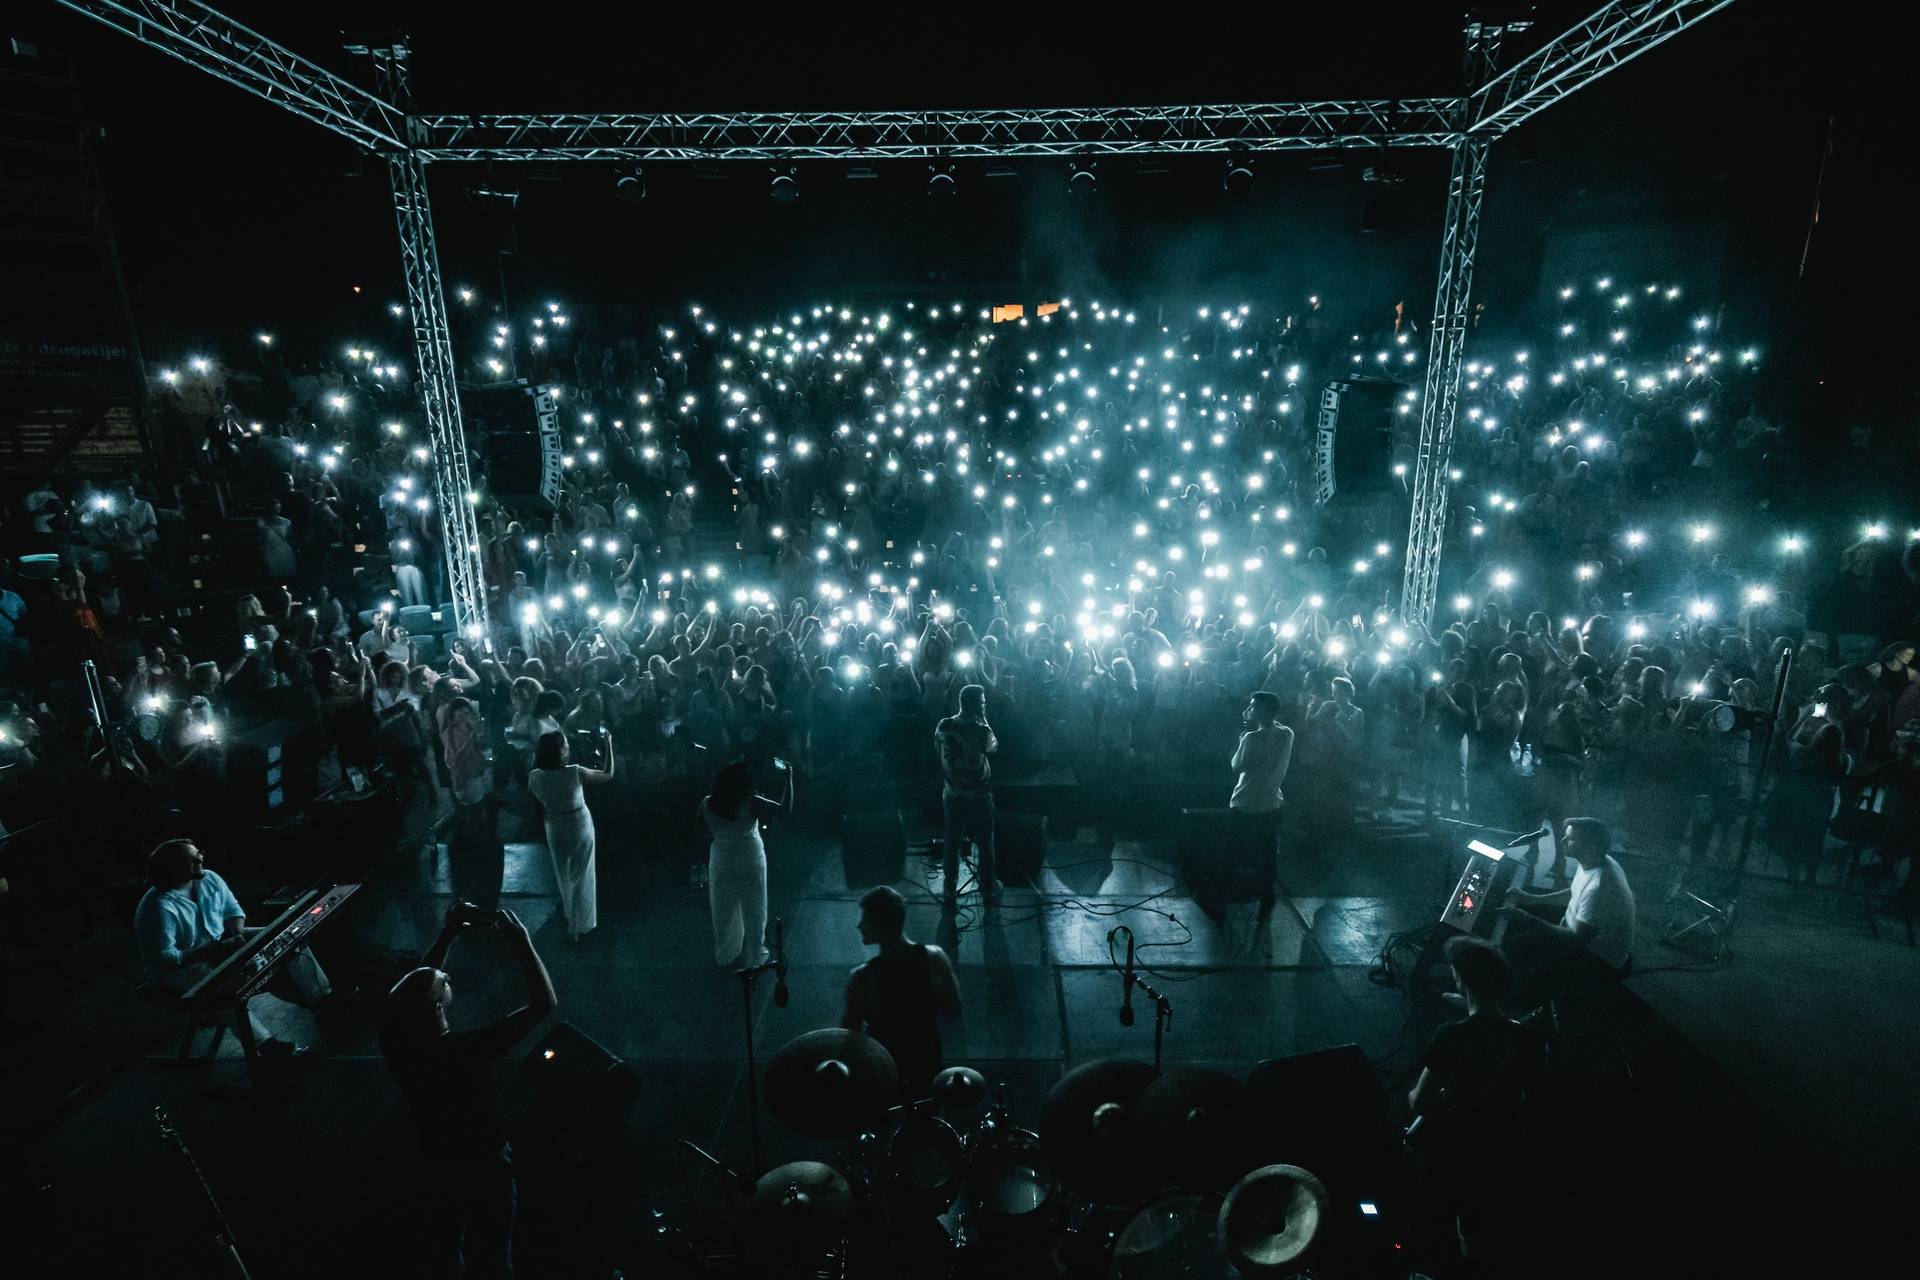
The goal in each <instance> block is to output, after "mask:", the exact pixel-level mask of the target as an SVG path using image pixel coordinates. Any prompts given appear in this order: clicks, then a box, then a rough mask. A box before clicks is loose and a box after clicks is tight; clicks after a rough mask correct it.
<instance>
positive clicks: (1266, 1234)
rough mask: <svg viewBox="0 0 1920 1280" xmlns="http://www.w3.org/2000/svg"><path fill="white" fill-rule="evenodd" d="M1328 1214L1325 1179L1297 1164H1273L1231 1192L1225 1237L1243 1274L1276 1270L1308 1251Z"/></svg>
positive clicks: (1223, 1215) (1223, 1221) (1223, 1216)
mask: <svg viewBox="0 0 1920 1280" xmlns="http://www.w3.org/2000/svg"><path fill="white" fill-rule="evenodd" d="M1326 1214H1327V1189H1326V1187H1324V1186H1322V1185H1321V1182H1320V1179H1318V1178H1316V1177H1314V1176H1313V1175H1312V1174H1310V1173H1308V1172H1307V1171H1306V1170H1305V1169H1302V1168H1300V1167H1299V1166H1298V1165H1291V1164H1270V1165H1268V1166H1266V1167H1265V1168H1264V1169H1255V1170H1254V1171H1253V1172H1252V1173H1250V1174H1248V1175H1247V1176H1246V1177H1244V1178H1242V1179H1240V1183H1239V1185H1238V1186H1236V1187H1234V1189H1233V1190H1232V1191H1230V1192H1228V1193H1227V1198H1226V1201H1225V1203H1223V1204H1222V1205H1221V1206H1220V1225H1219V1236H1220V1242H1221V1245H1222V1246H1223V1247H1224V1249H1225V1250H1226V1254H1227V1258H1228V1260H1229V1261H1231V1262H1232V1263H1233V1264H1234V1266H1236V1267H1238V1268H1239V1269H1240V1271H1241V1273H1242V1274H1244V1275H1248V1276H1263V1275H1274V1274H1277V1273H1279V1272H1280V1271H1281V1270H1282V1269H1285V1268H1289V1267H1290V1266H1291V1265H1292V1263H1293V1262H1294V1261H1296V1260H1297V1259H1298V1258H1299V1257H1300V1255H1301V1254H1303V1253H1305V1252H1306V1251H1307V1248H1308V1246H1310V1245H1311V1244H1312V1243H1313V1238H1314V1235H1315V1234H1316V1233H1317V1232H1318V1231H1319V1230H1320V1223H1321V1221H1322V1220H1323V1219H1324V1218H1325V1217H1326Z"/></svg>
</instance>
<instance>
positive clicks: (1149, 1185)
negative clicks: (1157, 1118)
mask: <svg viewBox="0 0 1920 1280" xmlns="http://www.w3.org/2000/svg"><path fill="white" fill-rule="evenodd" d="M1152 1082H1153V1068H1152V1067H1149V1066H1148V1065H1147V1064H1146V1063H1144V1062H1134V1061H1131V1060H1128V1059H1122V1058H1104V1059H1101V1060H1099V1061H1095V1062H1088V1063H1083V1064H1082V1065H1080V1066H1077V1067H1075V1068H1074V1069H1073V1070H1071V1071H1069V1072H1067V1074H1066V1075H1064V1076H1062V1077H1061V1078H1060V1082H1059V1083H1058V1084H1056V1085H1054V1086H1053V1088H1052V1089H1050V1090H1048V1091H1047V1101H1046V1105H1045V1106H1044V1107H1043V1108H1041V1112H1040V1144H1041V1150H1042V1151H1044V1152H1045V1154H1046V1157H1047V1167H1048V1169H1049V1170H1051V1171H1052V1173H1053V1175H1054V1176H1055V1177H1057V1178H1058V1179H1060V1181H1061V1183H1062V1184H1064V1185H1065V1186H1066V1187H1067V1189H1068V1190H1070V1191H1073V1192H1074V1193H1076V1194H1078V1195H1081V1196H1084V1197H1086V1198H1087V1199H1089V1200H1092V1201H1095V1202H1097V1203H1100V1204H1137V1203H1138V1202H1139V1201H1141V1200H1143V1199H1145V1198H1146V1197H1147V1196H1149V1195H1152V1194H1153V1193H1154V1192H1155V1191H1157V1190H1159V1189H1160V1186H1161V1184H1162V1183H1163V1182H1164V1181H1165V1170H1164V1169H1163V1168H1162V1167H1161V1161H1160V1159H1159V1158H1158V1156H1157V1155H1156V1153H1154V1152H1152V1151H1149V1150H1147V1149H1146V1144H1145V1143H1144V1141H1143V1139H1142V1135H1141V1126H1140V1117H1139V1106H1140V1095H1141V1093H1142V1092H1143V1091H1145V1089H1146V1087H1147V1086H1148V1085H1149V1084H1151V1083H1152Z"/></svg>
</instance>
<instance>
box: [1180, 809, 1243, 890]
mask: <svg viewBox="0 0 1920 1280" xmlns="http://www.w3.org/2000/svg"><path fill="white" fill-rule="evenodd" d="M1173 850H1174V857H1175V860H1176V862H1177V865H1178V866H1179V868H1180V878H1181V879H1182V880H1184V881H1186V884H1187V895H1188V896H1189V897H1191V898H1192V899H1193V900H1194V901H1195V902H1198V903H1200V904H1201V905H1202V906H1206V907H1219V906H1223V905H1225V904H1226V903H1227V902H1228V901H1230V900H1231V899H1232V898H1233V897H1234V896H1235V894H1236V891H1237V889H1238V887H1239V885H1238V881H1239V880H1240V877H1239V876H1238V875H1236V872H1237V871H1238V869H1239V862H1240V859H1238V858H1237V857H1235V856H1234V851H1235V842H1234V838H1233V813H1232V811H1231V810H1228V809H1182V810H1181V811H1180V817H1179V821H1178V822H1177V823H1176V824H1175V827H1174V835H1173Z"/></svg>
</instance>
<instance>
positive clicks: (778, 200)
mask: <svg viewBox="0 0 1920 1280" xmlns="http://www.w3.org/2000/svg"><path fill="white" fill-rule="evenodd" d="M767 194H768V195H770V196H772V197H773V202H774V203H775V204H792V203H793V202H794V201H795V200H798V199H799V198H800V179H799V177H798V176H797V174H796V171H795V170H794V169H793V167H792V166H788V167H787V168H785V169H775V170H774V171H773V178H772V180H771V181H769V182H768V184H767Z"/></svg>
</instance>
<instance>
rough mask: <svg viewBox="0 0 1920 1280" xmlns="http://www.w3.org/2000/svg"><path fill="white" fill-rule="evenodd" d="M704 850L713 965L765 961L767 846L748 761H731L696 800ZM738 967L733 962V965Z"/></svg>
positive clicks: (730, 966) (749, 964)
mask: <svg viewBox="0 0 1920 1280" xmlns="http://www.w3.org/2000/svg"><path fill="white" fill-rule="evenodd" d="M700 821H701V823H702V824H703V825H704V826H705V827H706V829H707V834H708V835H709V836H710V837H711V843H710V844H709V845H708V847H707V905H708V907H709V909H710V910H711V912H712V914H713V962H714V963H715V964H717V965H722V966H725V967H727V968H743V969H744V968H751V967H753V966H754V965H757V964H763V963H765V961H766V958H767V946H766V932H767V846H766V843H765V842H764V841H763V840H762V839H761V838H760V819H759V816H758V815H757V814H756V813H755V812H754V809H753V782H752V778H751V775H749V774H748V772H747V762H746V761H744V760H735V761H734V762H733V763H731V764H729V765H725V766H723V767H722V768H721V770H720V772H719V773H717V774H715V775H714V779H713V789H712V790H711V791H710V792H709V793H708V794H707V796H706V797H705V798H704V799H702V800H701V801H700ZM736 962H737V963H736Z"/></svg>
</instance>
